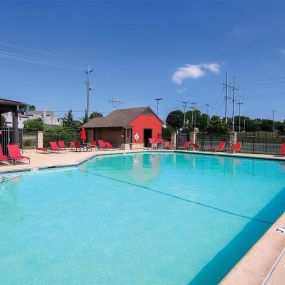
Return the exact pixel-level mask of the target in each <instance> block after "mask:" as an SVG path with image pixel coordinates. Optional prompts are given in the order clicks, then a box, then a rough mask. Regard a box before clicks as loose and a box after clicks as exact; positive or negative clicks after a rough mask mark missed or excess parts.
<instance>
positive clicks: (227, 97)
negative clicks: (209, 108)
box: [223, 73, 229, 124]
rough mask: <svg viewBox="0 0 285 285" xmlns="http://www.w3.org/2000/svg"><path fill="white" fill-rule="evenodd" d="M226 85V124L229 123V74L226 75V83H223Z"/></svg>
mask: <svg viewBox="0 0 285 285" xmlns="http://www.w3.org/2000/svg"><path fill="white" fill-rule="evenodd" d="M223 85H224V90H225V91H226V95H225V101H226V102H225V120H226V124H227V122H228V99H229V96H228V87H229V85H228V73H226V82H224V83H223Z"/></svg>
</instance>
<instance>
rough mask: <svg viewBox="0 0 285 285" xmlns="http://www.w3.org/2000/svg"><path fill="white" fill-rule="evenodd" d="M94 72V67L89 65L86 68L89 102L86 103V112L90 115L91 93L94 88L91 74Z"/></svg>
mask: <svg viewBox="0 0 285 285" xmlns="http://www.w3.org/2000/svg"><path fill="white" fill-rule="evenodd" d="M92 72H93V68H90V67H89V66H88V69H87V70H86V79H87V80H86V82H85V83H86V87H87V100H86V101H87V103H86V105H87V106H86V114H87V116H88V117H89V101H90V93H91V91H92V90H93V87H92V85H91V82H90V74H91V73H92Z"/></svg>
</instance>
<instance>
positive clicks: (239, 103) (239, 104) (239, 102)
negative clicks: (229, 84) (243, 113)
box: [237, 100, 243, 133]
mask: <svg viewBox="0 0 285 285" xmlns="http://www.w3.org/2000/svg"><path fill="white" fill-rule="evenodd" d="M237 104H238V132H239V133H240V106H241V105H242V104H243V102H241V101H240V100H239V101H238V103H237Z"/></svg>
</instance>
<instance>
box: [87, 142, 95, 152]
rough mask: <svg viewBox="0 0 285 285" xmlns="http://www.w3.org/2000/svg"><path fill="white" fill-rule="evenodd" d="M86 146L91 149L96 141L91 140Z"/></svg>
mask: <svg viewBox="0 0 285 285" xmlns="http://www.w3.org/2000/svg"><path fill="white" fill-rule="evenodd" d="M87 147H88V148H90V149H91V150H92V149H93V148H96V141H93V142H90V143H88V144H87Z"/></svg>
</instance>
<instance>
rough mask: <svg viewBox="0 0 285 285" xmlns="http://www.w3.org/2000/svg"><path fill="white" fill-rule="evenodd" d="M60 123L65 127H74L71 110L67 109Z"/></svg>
mask: <svg viewBox="0 0 285 285" xmlns="http://www.w3.org/2000/svg"><path fill="white" fill-rule="evenodd" d="M62 125H63V126H64V127H66V128H74V119H73V113H72V110H69V111H68V112H67V114H65V115H64V118H63V122H62Z"/></svg>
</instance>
